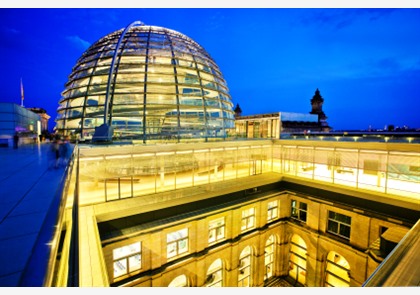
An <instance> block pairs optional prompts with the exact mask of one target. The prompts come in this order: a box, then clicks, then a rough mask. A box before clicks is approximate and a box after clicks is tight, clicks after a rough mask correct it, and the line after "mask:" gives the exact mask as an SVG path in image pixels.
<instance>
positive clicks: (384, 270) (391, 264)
mask: <svg viewBox="0 0 420 295" xmlns="http://www.w3.org/2000/svg"><path fill="white" fill-rule="evenodd" d="M419 250H420V219H419V220H418V221H417V223H416V224H415V225H414V226H413V227H412V228H411V229H410V231H409V232H408V233H407V234H406V235H405V236H404V237H403V238H402V240H401V241H400V242H399V243H398V245H397V246H395V248H394V249H393V250H392V251H391V253H389V254H388V256H387V257H386V258H385V259H384V260H383V261H382V263H381V264H380V265H379V266H378V267H377V268H376V270H375V271H374V272H373V273H372V274H371V275H370V277H369V278H368V279H367V280H366V281H365V282H364V283H363V285H362V287H406V286H412V287H417V286H418V285H419V282H420V278H419V271H417V272H416V271H415V270H414V269H413V268H412V267H410V265H408V262H410V261H415V259H413V257H416V256H417V255H418V253H419V252H418V251H419ZM403 260H404V261H403ZM401 265H404V266H403V267H401ZM416 267H417V265H416Z"/></svg>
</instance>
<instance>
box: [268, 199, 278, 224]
mask: <svg viewBox="0 0 420 295" xmlns="http://www.w3.org/2000/svg"><path fill="white" fill-rule="evenodd" d="M267 207H268V208H267V221H271V220H274V219H276V218H277V217H278V200H274V201H271V202H268V205H267Z"/></svg>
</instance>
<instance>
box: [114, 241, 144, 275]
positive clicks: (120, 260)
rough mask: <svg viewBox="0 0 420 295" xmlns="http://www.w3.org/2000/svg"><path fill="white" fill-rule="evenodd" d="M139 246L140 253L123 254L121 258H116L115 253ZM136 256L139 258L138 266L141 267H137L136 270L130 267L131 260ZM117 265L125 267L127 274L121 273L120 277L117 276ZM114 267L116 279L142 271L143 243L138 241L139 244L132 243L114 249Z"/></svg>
mask: <svg viewBox="0 0 420 295" xmlns="http://www.w3.org/2000/svg"><path fill="white" fill-rule="evenodd" d="M137 244H138V248H139V250H138V251H134V252H130V253H127V254H122V255H121V256H118V257H115V256H116V253H115V251H117V250H121V249H123V248H129V247H130V246H133V245H137ZM136 256H138V264H139V265H138V266H135V268H134V269H131V267H130V266H131V262H130V261H132V260H131V259H133V258H135V257H136ZM117 263H120V264H122V265H123V266H125V270H126V271H125V273H120V274H118V275H116V274H115V266H116V264H117ZM112 266H113V267H112V269H113V278H114V279H118V278H120V277H122V276H125V275H129V274H131V273H133V272H136V271H139V270H141V268H142V243H141V241H137V242H134V243H131V244H128V245H124V246H121V247H117V248H115V249H112Z"/></svg>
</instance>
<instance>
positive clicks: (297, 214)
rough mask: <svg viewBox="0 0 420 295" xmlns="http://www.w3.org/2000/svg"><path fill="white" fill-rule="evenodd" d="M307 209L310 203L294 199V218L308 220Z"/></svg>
mask: <svg viewBox="0 0 420 295" xmlns="http://www.w3.org/2000/svg"><path fill="white" fill-rule="evenodd" d="M307 211H308V205H307V204H306V203H302V202H298V201H296V200H292V214H291V216H292V218H295V219H298V220H300V221H303V222H306V216H307Z"/></svg>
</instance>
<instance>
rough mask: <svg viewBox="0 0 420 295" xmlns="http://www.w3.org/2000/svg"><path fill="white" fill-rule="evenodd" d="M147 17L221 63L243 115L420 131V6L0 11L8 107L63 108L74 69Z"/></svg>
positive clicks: (2, 96)
mask: <svg viewBox="0 0 420 295" xmlns="http://www.w3.org/2000/svg"><path fill="white" fill-rule="evenodd" d="M136 20H140V21H142V22H144V23H145V24H147V25H156V26H162V27H166V28H170V29H173V30H176V31H179V32H181V33H183V34H185V35H187V36H189V37H190V38H192V39H194V40H195V41H197V42H198V43H199V44H201V45H202V46H203V47H204V48H205V49H206V50H207V52H208V53H209V54H210V55H211V56H212V57H213V59H214V60H215V61H216V63H217V64H218V65H219V67H220V69H221V71H222V73H223V75H224V77H225V79H226V81H227V83H228V87H229V90H230V94H231V96H232V100H233V103H234V104H235V105H236V104H237V103H239V105H240V106H241V108H242V110H243V115H250V114H260V113H269V112H278V111H284V112H299V113H309V112H310V111H311V105H310V99H311V98H312V96H313V95H314V92H315V90H316V88H319V90H320V92H321V95H322V96H323V98H324V106H323V110H324V112H325V114H326V115H327V116H328V120H327V121H328V123H329V124H330V125H331V126H332V127H333V128H334V129H335V130H340V129H353V130H354V129H367V128H368V127H369V125H370V126H371V127H372V128H379V129H380V128H384V126H385V125H389V124H393V125H395V126H404V125H406V126H408V127H412V128H420V9H418V8H407V9H404V8H398V9H355V8H354V9H353V8H343V9H332V8H326V9H325V8H319V9H318V8H307V9H304V8H300V9H289V8H252V9H246V8H221V9H219V8H217V9H216V8H186V9H183V8H157V9H153V8H146V9H140V8H138V9H137V8H136V9H133V8H126V9H113V8H112V9H111V8H102V9H98V8H92V9H78V8H66V9H53V8H17V9H13V8H0V40H1V42H0V64H1V71H0V101H2V102H15V103H17V104H20V79H21V78H22V80H23V85H24V91H25V100H24V105H25V106H26V107H42V108H45V109H46V110H47V112H48V113H49V114H50V115H51V117H52V118H51V119H50V122H51V123H52V124H50V126H51V128H52V127H53V126H54V122H53V121H54V119H55V116H56V109H57V106H58V101H59V99H60V96H61V92H62V91H63V90H64V84H65V83H66V81H67V79H68V76H69V74H70V73H71V70H72V67H73V66H74V65H75V64H76V61H77V59H78V58H79V57H80V56H81V55H82V53H83V52H84V51H85V50H86V49H87V48H88V47H89V46H90V45H91V44H92V43H94V42H95V41H97V40H98V39H100V38H101V37H103V36H105V35H107V34H109V33H111V32H113V31H115V30H118V29H120V28H123V27H125V26H127V25H128V24H130V23H131V22H133V21H136Z"/></svg>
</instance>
